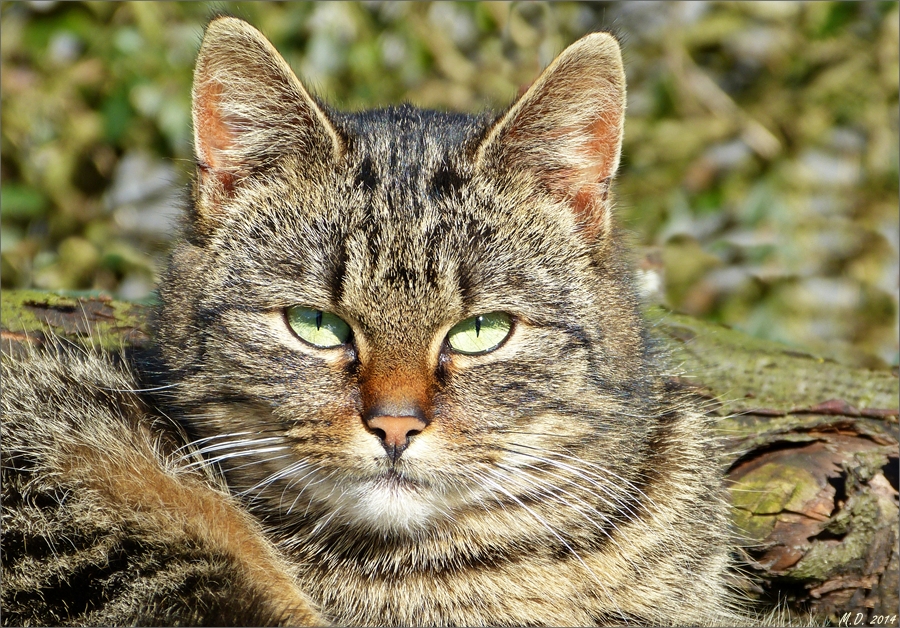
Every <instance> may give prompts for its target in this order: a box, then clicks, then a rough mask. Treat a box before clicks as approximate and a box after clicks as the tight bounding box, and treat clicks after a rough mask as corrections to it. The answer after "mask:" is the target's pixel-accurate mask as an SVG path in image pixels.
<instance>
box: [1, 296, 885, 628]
mask: <svg viewBox="0 0 900 628" xmlns="http://www.w3.org/2000/svg"><path fill="white" fill-rule="evenodd" d="M149 314H150V308H149V307H147V306H142V305H136V304H130V303H123V302H117V301H112V300H110V299H108V298H104V297H66V296H57V295H52V294H48V293H44V292H34V291H12V292H4V293H3V295H2V317H0V334H2V345H3V350H4V351H9V352H16V351H20V350H22V348H23V346H24V345H25V344H33V345H39V344H42V343H43V342H44V341H45V339H46V337H47V334H48V333H50V332H52V333H53V334H55V335H58V336H62V337H63V338H66V339H69V340H74V341H79V342H89V343H91V344H93V345H94V346H99V347H103V348H106V349H121V348H123V347H133V348H135V349H138V350H140V349H141V348H142V347H145V346H147V345H148V344H149V343H150V336H149V334H148V331H147V321H148V318H149ZM648 318H649V320H650V322H651V325H652V328H653V333H654V336H655V337H657V338H658V339H659V340H660V342H661V343H662V344H663V345H665V346H666V347H668V350H669V353H670V357H671V360H670V364H672V365H677V366H678V368H679V371H680V373H678V374H673V375H671V378H672V379H673V381H675V382H677V383H678V384H679V385H681V386H683V387H685V388H686V389H688V390H689V391H690V392H691V393H692V394H693V395H695V396H696V397H697V398H698V399H699V400H700V401H701V402H702V403H703V404H704V405H705V407H706V408H707V409H708V412H709V413H710V414H711V415H713V416H715V417H718V421H717V425H718V429H719V431H720V434H721V436H722V442H723V445H724V447H723V448H724V458H725V460H724V465H725V468H726V477H727V482H728V486H729V488H730V492H731V498H732V503H733V519H734V523H735V529H736V530H737V531H738V534H739V535H740V537H741V539H742V546H743V547H742V550H741V552H742V554H743V556H742V558H743V560H744V561H745V562H746V568H745V569H744V571H746V572H748V573H749V574H750V575H751V576H752V578H751V579H750V582H749V583H748V582H745V581H740V582H742V584H739V585H738V586H741V587H742V588H743V589H744V590H745V591H746V593H747V594H748V595H749V596H751V597H754V598H759V599H762V600H765V601H769V602H774V601H779V602H781V603H782V604H785V605H786V606H787V607H788V608H789V609H790V610H791V612H792V613H797V614H801V616H802V615H804V614H805V613H807V612H810V611H811V612H812V613H814V614H815V615H816V616H818V617H819V618H820V619H826V618H827V619H828V620H830V622H832V623H834V624H842V625H847V624H850V625H897V612H898V603H900V601H898V584H900V582H898V569H900V567H898V503H900V502H898V488H897V483H898V414H900V413H898V396H900V385H898V377H897V372H896V370H893V371H891V370H883V371H870V370H865V369H859V368H853V367H849V366H846V365H843V364H839V363H836V362H833V361H829V360H824V359H821V358H817V357H814V356H811V355H807V354H804V353H799V352H797V351H793V350H791V349H789V348H787V347H785V346H782V345H778V344H775V343H771V342H766V341H761V340H758V339H755V338H752V337H750V336H747V335H745V334H742V333H740V332H737V331H734V330H730V329H727V328H724V327H720V326H716V325H713V324H710V323H705V322H701V321H698V320H696V319H693V318H690V317H687V316H683V315H678V314H674V313H672V312H669V311H666V310H663V309H661V308H653V309H651V310H650V311H649V312H648Z"/></svg>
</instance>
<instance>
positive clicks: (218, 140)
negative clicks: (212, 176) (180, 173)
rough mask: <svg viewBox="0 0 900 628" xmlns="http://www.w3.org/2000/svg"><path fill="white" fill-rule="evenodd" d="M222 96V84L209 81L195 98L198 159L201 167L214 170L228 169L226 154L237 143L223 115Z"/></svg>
mask: <svg viewBox="0 0 900 628" xmlns="http://www.w3.org/2000/svg"><path fill="white" fill-rule="evenodd" d="M221 95H222V86H221V84H219V83H217V82H215V81H208V82H206V83H204V84H203V88H202V89H201V90H200V93H198V94H196V95H195V97H194V98H195V103H194V107H195V113H196V116H197V122H196V124H197V136H196V143H197V145H196V150H197V159H198V161H199V162H200V166H201V167H206V168H210V169H214V170H219V169H223V168H227V164H226V161H227V160H226V159H225V157H224V153H226V152H227V151H229V150H230V149H231V148H232V147H233V145H234V141H235V140H234V134H233V132H232V131H231V129H230V128H229V127H228V124H227V123H226V122H225V118H224V116H223V115H222V108H221V106H220V105H219V102H220V99H221Z"/></svg>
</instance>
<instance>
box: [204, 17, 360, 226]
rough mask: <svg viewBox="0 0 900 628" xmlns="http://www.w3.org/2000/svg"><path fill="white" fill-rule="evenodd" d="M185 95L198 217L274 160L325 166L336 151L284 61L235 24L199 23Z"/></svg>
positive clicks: (324, 121)
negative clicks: (201, 30) (295, 157)
mask: <svg viewBox="0 0 900 628" xmlns="http://www.w3.org/2000/svg"><path fill="white" fill-rule="evenodd" d="M192 98H193V109H192V116H193V122H194V151H195V153H196V157H197V165H198V168H199V182H198V183H199V190H198V192H199V197H200V198H199V199H198V200H199V201H200V202H199V204H198V205H199V207H198V211H200V213H201V214H204V213H206V214H209V213H215V211H216V210H217V207H218V203H217V201H219V200H222V199H223V198H227V196H228V195H230V194H231V193H232V192H233V191H234V189H235V188H236V187H237V186H238V185H240V182H241V179H242V178H244V177H245V176H246V175H247V174H249V173H250V172H252V171H253V170H254V169H255V168H258V167H259V166H262V165H265V164H266V163H267V162H270V161H271V160H273V159H274V158H276V157H278V156H279V155H283V154H285V153H288V152H293V153H297V154H301V155H304V156H306V157H307V158H308V159H310V160H315V161H317V162H318V163H328V162H329V161H333V160H335V159H337V157H338V156H339V155H340V153H341V151H342V143H341V140H340V138H339V136H338V134H337V133H336V132H335V130H334V127H333V126H332V125H331V123H330V122H329V121H328V118H327V116H326V115H325V113H324V112H323V111H322V110H321V108H320V107H319V106H318V105H317V104H316V103H315V101H314V100H313V99H312V98H311V97H310V95H309V94H308V93H307V92H306V90H305V89H303V86H302V85H301V84H300V81H299V80H298V79H297V77H296V76H295V75H294V73H293V72H292V71H291V69H290V67H289V66H288V64H287V62H286V61H285V60H284V59H283V58H282V57H281V55H279V54H278V52H277V51H276V50H275V48H274V47H273V46H272V44H271V43H269V41H268V40H267V39H266V38H265V37H264V36H263V35H262V33H260V32H259V31H258V30H256V29H255V28H253V27H252V26H250V25H249V24H247V23H246V22H244V21H242V20H239V19H236V18H232V17H220V18H217V19H215V20H213V21H212V22H210V23H209V26H207V28H206V33H205V35H204V36H203V43H202V44H201V46H200V54H199V56H198V58H197V66H196V68H195V70H194V86H193V90H192ZM205 217H207V218H213V216H205Z"/></svg>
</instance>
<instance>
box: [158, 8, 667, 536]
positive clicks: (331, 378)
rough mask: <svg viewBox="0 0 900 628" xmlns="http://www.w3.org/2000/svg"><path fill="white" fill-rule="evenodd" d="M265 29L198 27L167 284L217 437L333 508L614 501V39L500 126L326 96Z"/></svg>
mask: <svg viewBox="0 0 900 628" xmlns="http://www.w3.org/2000/svg"><path fill="white" fill-rule="evenodd" d="M217 24H218V25H219V27H217V26H216V25H217ZM235 39H236V40H237V43H238V44H240V45H239V46H238V45H236V43H235V41H232V40H235ZM260 40H261V36H260V35H259V34H258V33H256V32H255V31H253V30H252V29H250V27H248V26H246V25H243V24H242V23H240V22H236V21H234V20H219V21H217V22H213V24H212V25H211V26H210V31H209V32H208V34H207V37H206V39H205V40H204V48H203V49H202V50H201V58H200V61H199V62H198V70H197V75H196V78H195V92H194V99H195V126H196V129H195V137H196V140H197V152H198V159H199V161H200V162H201V169H200V173H199V177H198V183H197V189H196V195H195V196H196V199H195V208H194V212H195V216H194V221H195V222H194V225H193V232H192V233H193V235H192V237H191V239H190V241H189V242H188V243H186V244H184V245H183V246H182V247H181V248H180V249H179V250H178V251H177V252H176V253H175V255H174V256H173V263H172V268H171V269H170V273H169V278H168V280H167V282H166V283H165V284H164V285H163V287H162V289H161V294H162V297H163V300H164V303H165V309H164V311H163V312H162V314H161V325H160V330H161V334H162V335H163V337H164V338H163V343H164V346H163V349H164V352H165V353H166V355H167V359H168V360H169V362H170V364H171V365H173V366H175V367H176V368H177V369H178V372H179V373H180V374H181V375H180V377H181V379H180V383H179V387H178V391H179V392H178V395H179V398H180V401H181V402H182V403H183V405H184V406H185V407H186V408H187V409H188V413H189V416H190V423H191V429H192V430H193V432H194V434H195V435H196V436H197V437H198V439H203V440H200V441H199V446H200V448H201V449H202V450H203V451H204V453H205V454H206V456H207V458H208V459H209V460H214V461H216V462H218V463H219V464H221V465H222V467H223V468H225V469H226V471H227V472H228V477H229V481H230V482H231V483H232V484H233V485H234V488H235V489H236V490H237V491H240V492H242V493H243V494H244V495H245V496H246V497H247V499H249V500H251V501H252V503H255V504H261V505H263V507H262V508H261V510H262V511H263V512H264V513H269V514H271V515H273V518H278V517H279V516H283V515H291V517H294V518H295V519H296V520H298V521H299V520H308V521H312V522H316V523H318V524H319V525H322V526H325V525H345V526H350V527H353V528H356V529H359V528H364V529H368V530H371V531H375V532H379V533H383V534H401V533H416V532H418V531H421V530H425V529H431V528H433V527H435V526H440V525H452V524H453V522H456V521H459V520H461V519H463V518H465V516H466V513H467V512H470V511H473V510H474V511H483V510H484V509H492V508H497V507H498V504H499V505H500V506H501V507H502V505H503V504H504V503H516V504H518V505H521V506H526V507H527V505H528V504H529V503H532V502H535V501H544V502H547V501H549V502H551V503H552V502H553V500H561V502H562V501H564V502H566V503H571V502H572V500H576V502H577V500H580V499H584V498H583V497H582V496H583V495H587V494H589V493H593V494H598V493H599V494H600V495H601V496H605V497H603V498H602V499H601V500H600V503H599V504H598V503H597V500H596V498H594V499H593V500H592V503H591V504H590V506H586V507H587V508H589V509H590V510H591V512H590V513H589V514H590V516H591V517H594V518H596V519H598V520H600V521H602V520H603V518H604V517H607V518H608V519H610V520H614V519H615V518H616V516H617V512H620V511H622V509H627V504H626V500H627V499H628V497H627V493H628V492H629V491H626V488H627V487H628V486H630V485H631V484H632V482H634V481H636V478H637V476H638V475H639V474H640V469H639V465H635V464H634V461H635V460H639V459H640V458H641V452H642V451H643V450H644V448H646V447H647V443H646V442H644V441H643V440H642V438H641V434H642V433H643V432H642V429H643V428H642V425H645V424H647V423H649V422H650V421H652V420H654V417H648V416H646V411H645V408H646V407H647V403H646V397H647V395H648V394H649V392H648V391H647V390H644V388H643V387H644V377H645V376H644V373H643V371H642V367H641V364H642V356H643V354H642V352H643V350H644V349H643V342H642V340H641V338H640V331H639V330H640V326H639V323H638V322H637V315H636V313H635V305H634V302H633V297H632V292H631V289H630V287H629V285H628V281H627V280H626V279H625V278H624V276H625V273H624V271H623V270H622V269H621V268H619V266H618V261H617V259H616V256H615V246H614V243H613V242H612V239H611V238H612V231H611V228H610V226H609V211H610V208H609V203H608V201H607V198H606V194H607V188H608V185H609V180H610V178H611V176H612V174H613V173H614V170H615V165H616V163H617V160H618V150H619V142H620V139H621V118H622V115H621V114H622V109H623V107H624V92H623V86H622V84H621V61H620V60H619V57H618V48H617V46H615V44H614V42H612V40H611V39H610V38H608V37H603V36H594V39H593V40H592V41H591V40H589V39H586V40H582V42H579V44H576V45H575V46H573V47H572V48H570V49H569V50H568V51H567V52H566V53H564V54H563V55H562V56H561V57H560V59H559V60H557V62H555V63H554V65H553V66H551V68H550V69H548V70H547V72H545V74H544V75H542V77H541V78H540V79H539V80H538V81H537V83H536V84H535V86H534V87H532V89H531V90H530V91H529V92H528V93H527V94H526V95H525V96H523V98H522V99H521V100H520V101H519V102H518V103H517V104H516V105H515V106H514V107H513V108H512V109H511V110H510V111H509V112H508V113H507V114H506V115H505V116H503V117H501V118H500V119H498V120H497V121H496V122H495V123H493V124H490V123H488V122H485V121H483V120H482V121H479V120H476V119H473V118H468V117H464V116H451V115H446V114H437V113H433V112H422V111H419V110H415V109H413V108H411V107H401V108H397V109H391V110H384V111H376V112H368V113H363V114H359V115H345V114H336V113H325V112H323V111H322V110H321V109H320V108H318V107H317V106H316V105H315V104H314V103H313V102H312V101H311V100H310V99H309V98H308V96H306V94H305V92H303V91H302V87H300V85H299V83H297V82H296V79H294V78H293V75H292V74H290V73H289V70H287V69H286V66H284V64H283V62H282V61H281V60H280V57H277V53H274V50H271V47H270V46H268V43H267V42H265V40H261V41H260ZM584 42H586V43H584ZM578 46H580V48H579V47H578ZM238 49H240V50H241V51H242V54H241V55H236V54H235V53H234V51H235V50H238ZM236 57H240V58H239V59H236ZM251 63H255V64H256V65H253V66H252V67H248V65H249V64H251ZM610 77H612V79H611V78H610ZM617 81H618V82H617ZM234 84H240V85H243V86H244V89H242V90H236V91H237V92H240V94H237V95H235V94H230V93H228V92H227V88H228V86H229V85H234ZM273 86H275V87H277V89H276V88H273ZM254 88H255V91H254ZM579 90H581V91H579ZM248 94H250V96H248ZM591 108H593V109H591Z"/></svg>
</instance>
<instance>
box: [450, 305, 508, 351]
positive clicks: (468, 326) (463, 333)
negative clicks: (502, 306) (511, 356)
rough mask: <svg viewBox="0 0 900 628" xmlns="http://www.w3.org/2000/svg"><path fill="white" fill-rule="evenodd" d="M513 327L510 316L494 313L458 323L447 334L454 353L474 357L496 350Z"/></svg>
mask: <svg viewBox="0 0 900 628" xmlns="http://www.w3.org/2000/svg"><path fill="white" fill-rule="evenodd" d="M511 327H512V319H511V318H510V317H509V314H504V313H503V312H492V313H490V314H481V315H480V316H473V317H472V318H467V319H466V320H464V321H460V322H458V323H457V324H456V325H454V326H453V329H451V330H450V331H449V333H448V334H447V342H449V343H450V347H451V348H452V349H453V350H454V351H458V352H459V353H466V354H469V355H473V354H476V353H487V352H488V351H493V350H494V349H496V348H497V347H498V346H499V345H500V343H501V342H503V341H504V340H506V337H507V336H508V335H509V330H510V328H511Z"/></svg>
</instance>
